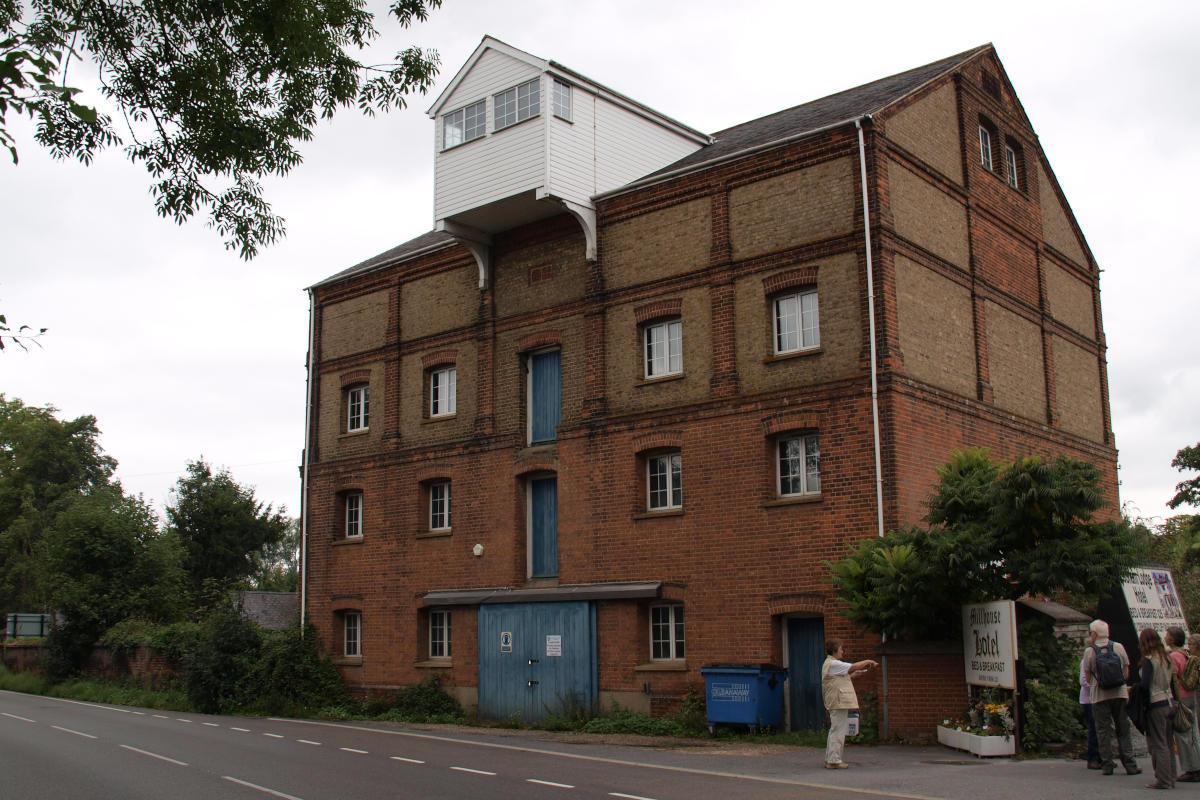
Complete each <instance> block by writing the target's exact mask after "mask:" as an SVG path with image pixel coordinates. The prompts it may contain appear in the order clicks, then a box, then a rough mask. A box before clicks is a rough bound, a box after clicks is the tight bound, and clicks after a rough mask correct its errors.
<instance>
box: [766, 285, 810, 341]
mask: <svg viewBox="0 0 1200 800" xmlns="http://www.w3.org/2000/svg"><path fill="white" fill-rule="evenodd" d="M774 306H775V314H774V317H775V352H776V354H779V353H795V352H798V351H800V350H808V349H811V348H815V347H820V346H821V320H820V312H819V310H818V307H817V293H816V291H815V290H812V291H806V292H797V293H796V294H785V295H781V296H779V297H776V298H775V302H774Z"/></svg>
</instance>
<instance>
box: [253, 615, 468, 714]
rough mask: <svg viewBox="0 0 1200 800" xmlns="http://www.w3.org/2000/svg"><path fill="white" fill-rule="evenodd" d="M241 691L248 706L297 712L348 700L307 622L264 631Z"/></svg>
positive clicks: (334, 668)
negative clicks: (279, 629) (302, 624)
mask: <svg viewBox="0 0 1200 800" xmlns="http://www.w3.org/2000/svg"><path fill="white" fill-rule="evenodd" d="M239 694H240V695H241V697H243V698H244V701H243V706H244V707H245V708H247V709H252V710H255V711H263V712H266V713H268V714H289V715H298V714H301V713H303V712H305V711H306V710H308V709H315V708H322V707H326V706H336V705H338V704H340V703H343V702H345V699H346V688H345V685H344V684H343V683H342V679H341V676H340V675H339V674H338V671H337V668H336V667H334V666H333V663H332V662H331V661H330V660H329V658H328V657H326V656H325V655H323V654H322V653H321V649H320V646H319V643H318V640H317V632H316V629H315V628H313V627H312V626H311V625H308V626H305V627H304V628H301V627H299V626H296V627H294V628H289V629H287V630H283V631H268V632H265V633H264V634H263V637H262V648H261V650H260V651H259V657H258V660H257V661H256V662H255V663H254V664H253V665H252V666H251V668H250V670H249V672H247V673H246V675H245V677H244V678H243V680H242V685H241V686H240V687H239ZM447 699H448V698H447Z"/></svg>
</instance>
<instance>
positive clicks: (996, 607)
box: [962, 600, 1017, 689]
mask: <svg viewBox="0 0 1200 800" xmlns="http://www.w3.org/2000/svg"><path fill="white" fill-rule="evenodd" d="M962 615H963V657H964V661H965V662H966V678H967V683H968V684H969V685H971V686H994V687H997V688H1000V689H1015V688H1017V609H1016V604H1015V603H1014V602H1013V601H1012V600H997V601H995V602H991V603H972V604H970V605H965V606H963V610H962Z"/></svg>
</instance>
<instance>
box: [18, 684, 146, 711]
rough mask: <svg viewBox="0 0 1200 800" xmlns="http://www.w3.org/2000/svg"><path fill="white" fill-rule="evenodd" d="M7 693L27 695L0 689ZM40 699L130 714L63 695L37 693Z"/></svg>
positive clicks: (120, 709)
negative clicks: (49, 695)
mask: <svg viewBox="0 0 1200 800" xmlns="http://www.w3.org/2000/svg"><path fill="white" fill-rule="evenodd" d="M0 691H2V692H5V693H7V694H16V695H24V696H25V697H29V695H28V694H26V693H25V692H13V691H10V690H8V689H0ZM37 697H38V699H40V700H53V701H54V702H56V703H70V704H71V705H73V706H88V707H89V708H103V709H104V710H105V711H120V712H121V713H122V714H132V713H133V712H132V711H130V710H129V709H128V708H113V707H112V706H102V705H100V704H98V703H85V702H83V701H82V700H68V699H66V698H65V697H47V696H46V695H37Z"/></svg>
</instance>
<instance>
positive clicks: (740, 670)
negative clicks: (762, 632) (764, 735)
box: [700, 664, 787, 733]
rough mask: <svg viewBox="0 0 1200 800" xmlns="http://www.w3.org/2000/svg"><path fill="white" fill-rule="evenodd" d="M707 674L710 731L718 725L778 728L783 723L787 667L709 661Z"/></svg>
mask: <svg viewBox="0 0 1200 800" xmlns="http://www.w3.org/2000/svg"><path fill="white" fill-rule="evenodd" d="M700 674H701V675H703V676H704V705H705V708H706V709H707V713H708V731H709V733H713V732H715V731H716V728H717V725H721V724H726V725H746V726H748V727H749V728H750V731H751V732H754V731H755V730H757V729H759V728H775V729H778V728H780V727H781V726H782V724H783V681H784V679H785V678H786V677H787V670H786V669H784V668H783V667H777V666H775V665H774V664H709V665H708V666H706V667H703V668H702V669H701V670H700Z"/></svg>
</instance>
